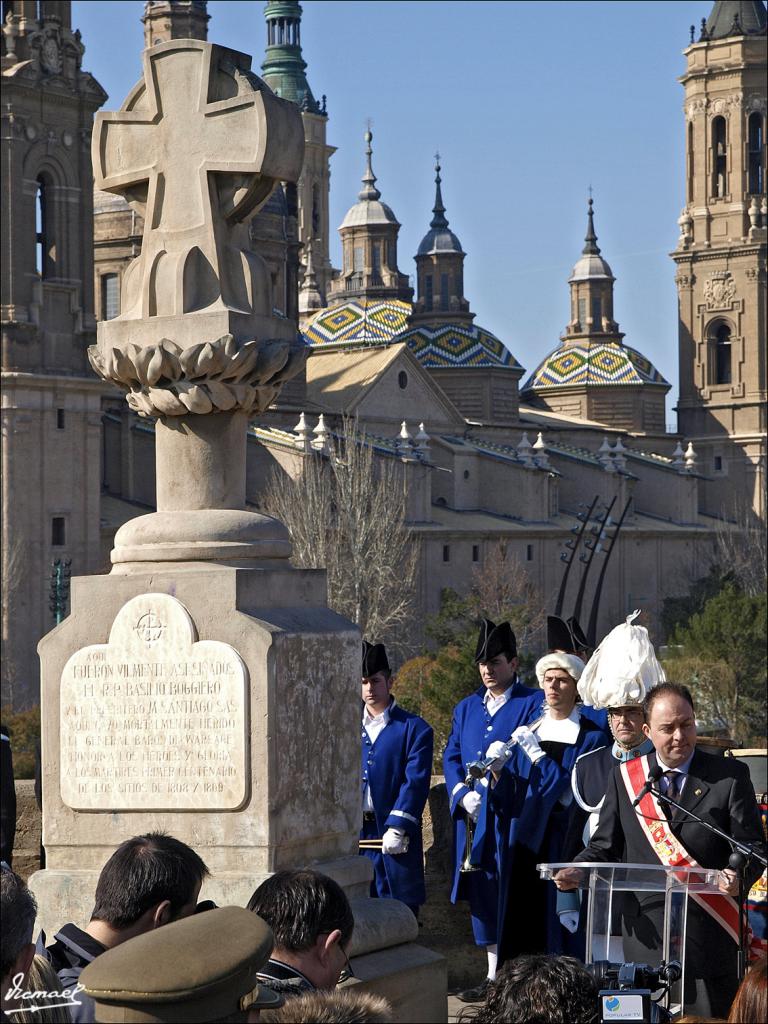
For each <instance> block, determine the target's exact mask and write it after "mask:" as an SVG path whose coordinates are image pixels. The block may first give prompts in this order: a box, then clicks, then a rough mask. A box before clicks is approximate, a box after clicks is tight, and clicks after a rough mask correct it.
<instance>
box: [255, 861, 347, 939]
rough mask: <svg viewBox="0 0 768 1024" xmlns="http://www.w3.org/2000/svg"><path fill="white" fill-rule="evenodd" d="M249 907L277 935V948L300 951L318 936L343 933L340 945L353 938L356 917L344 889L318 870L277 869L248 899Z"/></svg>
mask: <svg viewBox="0 0 768 1024" xmlns="http://www.w3.org/2000/svg"><path fill="white" fill-rule="evenodd" d="M248 910H252V911H253V912H254V913H255V914H258V915H259V917H261V918H263V919H264V920H265V921H266V922H267V924H268V925H269V927H270V928H271V929H272V931H273V933H274V936H275V948H276V949H277V948H280V949H287V950H290V952H292V953H301V952H304V951H305V950H307V949H311V947H312V946H314V944H315V942H316V941H317V937H318V935H325V934H326V933H327V934H330V933H331V932H333V931H335V930H336V929H337V928H338V929H339V931H340V932H341V945H342V947H346V946H347V945H348V944H349V940H350V939H351V938H352V930H353V928H354V926H355V919H354V917H353V916H352V908H351V907H350V905H349V900H348V899H347V897H346V896H345V894H344V890H343V889H342V888H341V886H340V885H339V884H338V882H334V880H333V879H332V878H329V877H328V876H327V875H323V874H321V873H320V872H319V871H311V870H309V869H307V870H304V871H278V872H277V873H276V874H274V875H272V877H271V878H268V879H267V880H266V881H265V882H262V883H261V885H260V886H259V887H258V889H257V890H256V891H255V892H254V894H253V896H251V898H250V899H249V900H248Z"/></svg>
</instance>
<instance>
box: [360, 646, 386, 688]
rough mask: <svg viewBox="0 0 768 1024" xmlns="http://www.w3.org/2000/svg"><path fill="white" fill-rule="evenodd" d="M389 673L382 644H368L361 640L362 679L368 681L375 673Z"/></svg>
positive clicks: (384, 648)
mask: <svg viewBox="0 0 768 1024" xmlns="http://www.w3.org/2000/svg"><path fill="white" fill-rule="evenodd" d="M391 671H392V669H391V668H390V667H389V659H388V658H387V649H386V647H385V646H384V644H369V643H368V641H367V640H363V679H370V678H371V676H375V675H376V673H377V672H391Z"/></svg>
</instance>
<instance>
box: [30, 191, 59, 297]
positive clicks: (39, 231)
mask: <svg viewBox="0 0 768 1024" xmlns="http://www.w3.org/2000/svg"><path fill="white" fill-rule="evenodd" d="M50 200H51V189H50V184H49V182H48V180H47V178H45V177H43V176H41V177H39V178H38V179H37V189H36V194H35V270H36V271H37V273H38V274H39V275H40V277H42V278H46V277H53V276H54V273H55V271H56V245H55V243H54V240H53V230H52V228H53V218H52V216H51V201H50Z"/></svg>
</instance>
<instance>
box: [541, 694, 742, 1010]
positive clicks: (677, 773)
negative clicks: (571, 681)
mask: <svg viewBox="0 0 768 1024" xmlns="http://www.w3.org/2000/svg"><path fill="white" fill-rule="evenodd" d="M645 713H646V723H645V725H644V726H643V731H644V732H645V734H646V736H648V737H649V738H650V739H651V741H652V742H653V745H654V747H655V752H654V753H650V754H648V755H647V756H646V757H644V758H640V759H636V760H635V762H628V763H627V764H625V765H621V766H620V767H618V768H616V769H614V771H613V773H612V775H611V778H610V779H609V782H608V789H607V791H606V794H605V803H604V804H603V807H602V810H601V812H600V821H599V824H598V826H597V830H596V831H595V833H594V835H593V836H592V839H591V842H590V844H589V846H587V848H586V849H585V850H584V851H583V852H582V853H580V854H579V855H578V857H576V860H580V861H618V862H624V863H628V864H658V863H660V862H661V859H660V856H659V855H658V854H657V853H656V850H655V849H654V846H653V845H652V843H651V841H650V840H649V838H648V833H646V831H645V829H644V825H643V821H644V819H643V815H642V811H641V808H633V807H632V796H631V793H630V788H631V787H630V786H629V785H628V782H627V780H628V778H629V774H628V769H629V765H631V764H637V763H639V762H640V761H642V762H647V763H645V764H643V769H644V771H645V772H646V774H647V772H650V771H651V770H653V769H654V768H655V767H656V765H658V766H659V767H660V768H661V769H662V771H663V773H664V774H663V775H662V777H661V778H660V780H659V783H658V787H659V790H660V792H661V793H663V794H665V795H668V796H669V797H670V798H672V799H676V800H677V801H678V802H679V803H680V804H682V806H683V807H685V808H687V809H688V810H691V811H693V812H695V813H696V814H697V815H698V816H699V817H701V818H702V819H704V820H705V821H708V822H710V823H711V824H713V825H715V826H717V827H718V828H720V829H722V830H723V831H724V832H725V833H726V834H727V835H730V836H732V837H733V838H734V839H738V840H740V841H742V842H745V843H756V844H759V843H761V840H762V835H761V829H760V817H759V814H758V809H757V803H756V801H755V794H754V791H753V789H752V786H751V784H750V780H749V771H748V770H747V768H746V766H742V765H740V764H738V763H736V762H735V761H734V760H733V759H725V758H720V757H714V756H712V755H710V754H705V753H703V752H702V751H698V750H696V719H695V715H694V707H693V699H692V697H691V694H690V692H689V691H688V690H687V689H686V687H684V686H680V685H678V684H677V683H661V684H660V685H658V686H656V687H654V688H653V689H652V690H651V691H650V693H649V694H648V696H647V697H646V700H645ZM642 806H643V805H641V807H642ZM658 806H659V807H660V808H663V807H667V808H668V807H669V805H667V804H664V802H663V801H658ZM664 815H665V820H664V822H663V824H664V825H666V826H667V828H668V830H669V833H670V834H671V839H672V842H673V843H674V842H675V841H676V842H677V843H679V844H680V846H681V847H682V848H683V849H684V851H685V852H686V853H687V855H688V856H689V857H691V858H693V859H694V860H695V861H696V863H697V864H699V865H701V866H702V867H706V868H716V869H719V870H720V882H719V887H720V891H721V892H722V893H724V894H725V895H727V896H730V897H737V896H738V891H739V888H738V879H737V877H736V875H735V873H734V872H733V871H732V870H731V869H730V868H729V867H728V858H729V857H730V855H731V852H732V851H731V847H730V845H729V843H727V842H726V841H725V840H724V839H720V838H719V837H718V836H716V835H714V834H713V833H711V832H709V831H708V830H707V829H706V828H704V827H703V826H702V825H699V824H698V823H697V822H695V821H694V820H693V819H692V818H689V817H688V816H687V815H685V814H684V813H683V812H682V811H679V810H673V809H671V808H669V809H668V810H667V811H666V812H665V811H664V810H661V811H660V816H664ZM655 824H656V825H658V823H655ZM759 874H760V865H759V864H757V863H756V862H754V861H751V862H750V863H749V865H748V866H747V870H746V874H745V885H746V888H747V889H748V888H749V886H750V885H751V884H752V881H753V880H754V879H755V878H757V877H758V876H759ZM577 876H578V871H576V869H569V870H566V871H561V872H559V873H558V875H557V876H556V878H555V884H556V885H557V887H558V889H562V890H567V889H572V888H574V885H575V882H576V880H577ZM715 902H716V903H721V906H720V911H719V912H720V913H721V915H722V916H724V917H727V916H728V913H727V905H726V901H725V900H723V901H719V900H716V901H715ZM728 903H729V905H730V914H731V920H734V919H735V916H736V915H735V913H734V910H733V903H732V901H728ZM663 916H664V905H663V896H662V895H661V894H655V893H648V894H645V895H634V894H627V897H626V900H625V903H624V914H623V922H622V930H623V934H624V956H625V958H626V959H627V960H628V961H638V962H641V963H643V962H644V963H649V962H650V963H655V962H658V959H659V953H660V950H661V945H662V925H663ZM736 954H737V946H736V943H735V942H734V939H733V937H732V935H731V934H729V932H728V931H727V930H726V928H725V927H724V926H723V924H722V923H721V921H720V920H718V919H717V916H716V915H713V914H712V913H710V912H708V911H707V910H705V909H703V907H702V906H701V905H699V904H698V903H697V902H694V901H693V900H689V904H688V927H687V944H686V991H685V994H684V1000H685V1011H686V1012H687V1013H694V1014H699V1015H701V1016H714V1017H726V1016H727V1015H728V1010H729V1007H730V1004H731V1002H732V1000H733V997H734V995H735V993H736V989H737V987H738V977H737V964H736Z"/></svg>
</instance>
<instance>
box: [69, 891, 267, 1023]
mask: <svg viewBox="0 0 768 1024" xmlns="http://www.w3.org/2000/svg"><path fill="white" fill-rule="evenodd" d="M272 946H273V936H272V931H271V929H270V927H269V925H268V924H266V922H264V921H262V919H261V918H260V917H258V916H257V915H256V914H254V913H253V912H252V911H250V910H244V909H243V908H242V907H221V908H217V909H216V910H209V911H207V912H206V913H203V914H193V915H192V916H191V917H185V918H184V919H183V920H181V921H174V922H173V923H172V924H167V925H164V926H163V927H162V928H156V929H154V930H153V931H151V932H146V933H145V934H144V935H137V936H136V938H135V939H128V941H127V942H122V943H120V945H119V946H115V947H114V949H108V950H107V951H106V953H102V954H101V956H98V957H96V959H95V960H93V961H91V963H89V964H88V966H87V967H86V968H85V970H84V971H83V973H82V974H81V975H80V978H79V981H80V984H81V985H83V986H84V988H85V991H86V993H87V994H88V995H89V996H90V997H91V998H92V999H93V1000H94V1001H95V1003H96V1020H98V1021H99V1022H100V1024H101V1022H103V1024H128V1022H139V1021H142V1022H154V1021H168V1022H171V1024H173V1022H177V1021H178V1022H184V1024H188V1022H189V1021H193V1020H199V1021H220V1020H223V1019H225V1018H227V1017H231V1016H232V1015H233V1014H236V1013H238V1012H240V1013H242V1019H243V1020H246V1018H247V1015H248V1010H249V1009H250V1008H251V1007H253V1008H254V1009H258V1008H266V1007H267V1006H271V1007H277V1006H280V1005H281V1004H282V1002H283V999H282V997H281V996H279V995H278V994H277V993H276V992H273V991H272V990H271V989H268V988H265V987H264V986H263V985H258V983H257V981H256V973H257V971H259V969H260V968H261V967H263V966H264V964H265V963H266V962H267V960H268V959H269V954H270V953H271V952H272Z"/></svg>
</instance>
